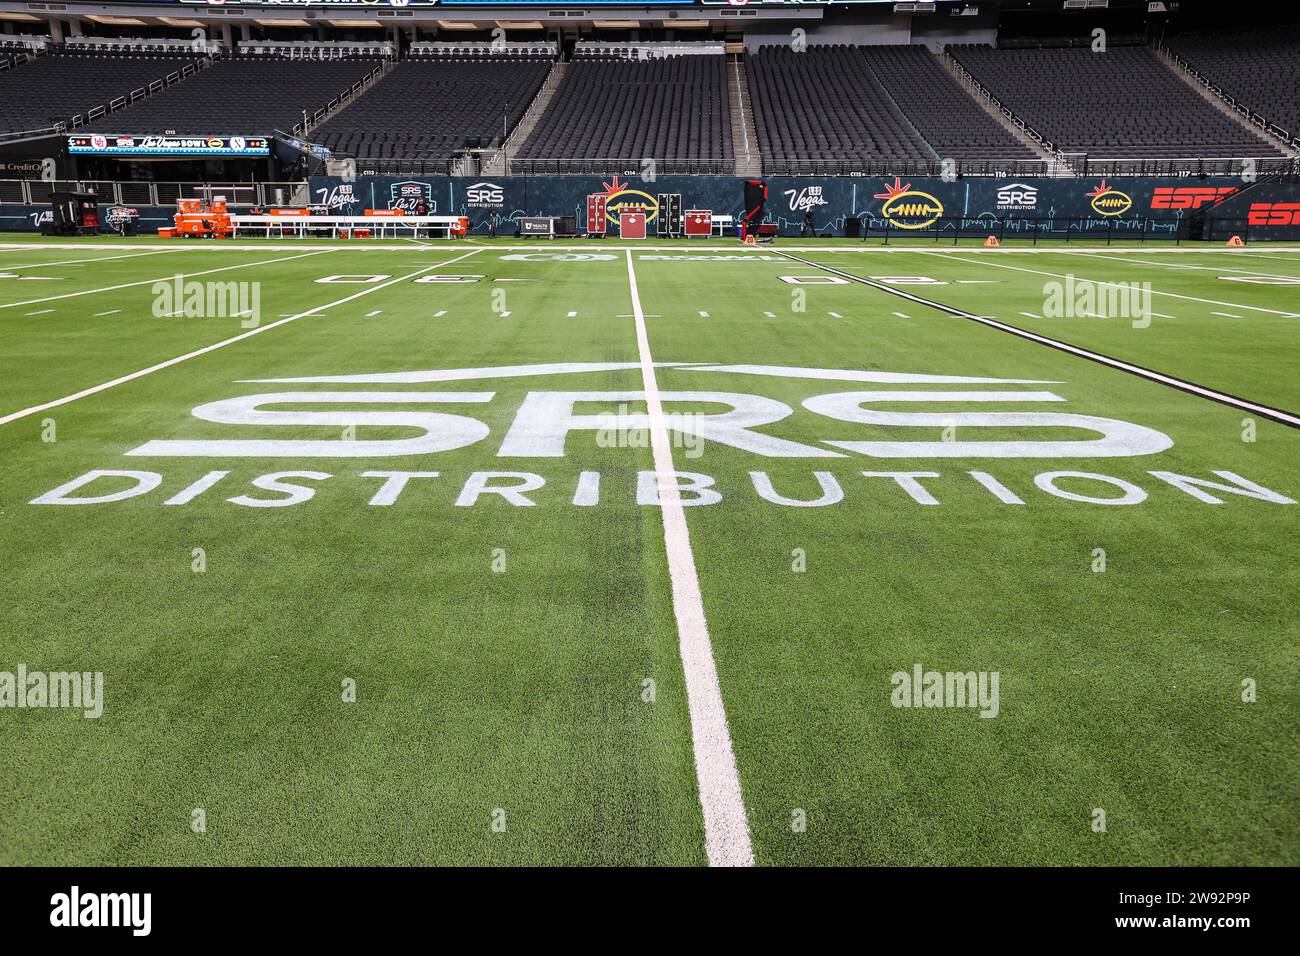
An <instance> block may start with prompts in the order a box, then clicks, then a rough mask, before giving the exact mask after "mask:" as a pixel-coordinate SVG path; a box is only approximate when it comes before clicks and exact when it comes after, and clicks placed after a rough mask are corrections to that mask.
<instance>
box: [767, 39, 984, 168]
mask: <svg viewBox="0 0 1300 956" xmlns="http://www.w3.org/2000/svg"><path fill="white" fill-rule="evenodd" d="M747 70H748V73H749V92H750V97H751V100H752V102H753V108H754V127H755V132H756V134H757V135H758V142H759V146H760V148H761V149H762V153H763V160H764V169H765V170H771V169H774V168H777V169H779V167H781V166H782V165H783V164H798V163H799V162H803V161H814V162H817V161H820V162H846V163H850V162H859V161H861V160H864V159H894V160H937V159H938V158H939V154H938V153H937V152H936V151H935V150H933V149H931V148H930V146H929V145H927V144H926V142H925V140H924V139H923V138H922V137H921V135H920V133H919V132H918V131H917V130H916V128H915V127H914V126H913V125H912V123H910V122H909V121H908V120H907V118H906V117H905V116H904V115H903V112H902V110H901V109H899V106H898V104H897V103H895V102H894V101H893V100H892V99H891V98H890V96H889V94H888V93H887V92H886V91H885V89H884V87H883V86H882V85H881V83H880V81H879V80H878V79H877V77H876V75H875V73H874V72H873V71H872V69H871V66H870V65H869V63H868V61H867V58H866V57H865V56H863V54H862V53H861V51H860V50H859V48H857V47H852V46H840V45H835V46H812V47H808V48H807V49H806V50H804V51H803V52H796V51H795V50H792V49H790V48H789V47H787V46H765V47H761V48H760V49H759V51H758V53H757V55H754V56H751V57H750V58H749V61H748V64H747ZM963 95H965V94H964V93H963ZM977 108H978V107H977Z"/></svg>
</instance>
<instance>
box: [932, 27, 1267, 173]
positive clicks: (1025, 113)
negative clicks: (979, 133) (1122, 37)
mask: <svg viewBox="0 0 1300 956" xmlns="http://www.w3.org/2000/svg"><path fill="white" fill-rule="evenodd" d="M949 50H950V51H951V52H952V54H953V56H955V57H956V58H957V60H958V61H959V62H960V63H961V64H962V65H963V66H965V67H966V68H967V69H968V70H969V71H970V72H971V74H972V75H974V76H975V78H976V79H978V80H979V81H980V82H981V83H982V84H983V85H984V86H985V87H986V88H987V89H988V90H989V91H991V92H992V93H993V95H994V96H996V97H998V99H1000V100H1001V101H1002V102H1003V103H1004V104H1005V105H1006V106H1007V107H1008V108H1009V109H1010V110H1011V111H1012V112H1014V113H1015V114H1017V115H1018V116H1019V117H1020V118H1021V119H1023V120H1024V121H1025V122H1026V123H1028V124H1029V125H1030V126H1032V127H1033V128H1034V129H1036V130H1038V132H1039V133H1041V134H1042V135H1044V136H1046V137H1047V138H1048V139H1050V140H1051V141H1052V142H1053V143H1054V145H1055V146H1056V148H1057V149H1060V150H1064V151H1067V152H1083V153H1087V154H1088V156H1089V157H1090V158H1092V159H1143V158H1168V159H1173V158H1189V157H1200V156H1204V157H1246V156H1250V157H1261V158H1262V157H1274V156H1279V155H1282V154H1281V151H1280V150H1278V149H1276V148H1275V147H1274V146H1272V145H1271V144H1270V143H1268V142H1267V141H1265V140H1264V139H1263V138H1262V137H1261V136H1259V135H1257V134H1256V133H1254V132H1253V131H1252V130H1250V129H1249V128H1248V127H1246V126H1244V125H1242V124H1241V123H1238V122H1236V121H1235V120H1234V119H1232V118H1231V117H1229V116H1226V115H1225V114H1223V113H1222V112H1220V111H1219V110H1217V109H1215V108H1214V106H1213V105H1211V104H1210V103H1208V102H1206V101H1205V99H1204V98H1202V97H1201V96H1200V95H1199V94H1198V93H1197V92H1196V91H1195V90H1193V89H1192V88H1191V87H1189V86H1188V85H1187V83H1186V82H1184V81H1183V79H1181V78H1180V77H1178V76H1176V75H1175V74H1174V73H1173V71H1171V70H1170V68H1169V67H1168V66H1167V65H1166V64H1165V63H1164V62H1162V61H1161V60H1160V58H1159V57H1158V56H1157V55H1156V54H1155V53H1154V52H1153V51H1152V50H1150V49H1149V48H1147V47H1111V48H1110V49H1108V50H1107V51H1106V52H1104V53H1094V52H1092V50H1090V49H1087V48H1074V49H1061V48H1050V49H1017V50H1009V49H995V48H993V47H989V46H955V47H950V48H949Z"/></svg>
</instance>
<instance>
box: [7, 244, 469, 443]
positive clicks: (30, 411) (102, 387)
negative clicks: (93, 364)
mask: <svg viewBox="0 0 1300 956" xmlns="http://www.w3.org/2000/svg"><path fill="white" fill-rule="evenodd" d="M478 251H480V250H478V249H475V250H473V252H467V253H465V255H463V256H457V257H456V258H455V259H448V260H447V261H446V262H438V263H435V264H433V265H431V266H425V267H424V268H423V269H417V270H416V271H415V272H412V273H409V274H407V275H404V276H398V277H397V278H396V279H389V280H388V281H387V282H381V283H380V284H379V285H372V286H367V287H366V288H364V289H362V290H361V291H360V292H354V293H352V295H350V296H348V297H347V298H343V299H339V300H337V301H335V302H327V303H325V304H324V305H318V306H316V308H314V309H308V310H307V311H305V312H298V313H295V314H294V315H291V316H289V317H288V318H284V319H280V320H279V321H276V322H270V323H268V324H267V325H262V326H258V327H257V328H255V329H250V330H249V331H247V332H241V333H240V334H239V335H236V336H232V337H231V338H228V339H223V340H222V341H220V342H214V343H213V344H212V345H205V346H203V348H201V349H195V350H194V351H193V352H186V353H185V354H184V355H178V356H176V357H175V358H169V359H167V360H166V361H165V362H159V363H158V364H157V365H150V366H149V367H148V368H142V369H140V370H139V371H138V372H132V373H131V374H129V375H122V376H120V377H118V378H115V379H113V380H112V381H110V382H103V383H101V384H99V385H92V386H91V387H90V388H83V389H82V390H81V391H79V392H74V393H73V394H71V395H65V396H63V398H56V399H54V400H53V401H50V402H45V403H43V404H41V405H33V406H32V407H31V408H24V409H23V410H22V411H18V412H11V413H10V414H8V415H5V416H3V417H0V425H8V424H9V423H10V422H13V421H17V420H18V419H20V418H26V417H27V416H28V415H36V414H38V413H40V412H44V411H48V410H49V409H51V408H58V407H59V406H60V405H67V404H68V403H69V402H75V401H76V400H77V399H79V398H86V397H87V396H89V395H96V394H98V393H99V392H104V391H107V390H108V389H110V388H113V387H115V386H117V385H123V384H125V383H127V382H133V381H135V380H136V379H137V378H144V377H145V376H146V375H152V374H153V373H154V372H161V371H162V370H163V369H165V368H171V367H172V366H173V365H179V364H180V363H181V362H187V361H189V360H190V359H192V358H198V357H199V356H200V355H207V354H208V353H209V352H215V351H216V350H217V349H220V348H225V347H226V346H227V345H234V344H235V343H236V342H242V341H243V340H244V339H247V338H252V337H253V336H254V335H260V334H261V333H263V332H269V331H271V329H274V328H279V327H280V326H281V325H287V324H289V323H290V322H292V321H294V320H295V319H302V318H306V317H307V316H309V315H315V314H316V313H317V312H320V311H321V310H322V309H329V308H333V307H334V306H336V305H343V304H344V303H346V302H351V301H352V300H353V299H359V298H361V296H363V295H369V294H370V293H371V292H378V291H379V290H380V289H383V288H387V287H388V286H390V285H394V284H396V283H398V282H405V281H406V280H407V279H414V278H415V277H416V276H418V275H419V274H420V273H422V272H428V271H429V270H430V269H438V268H441V267H442V266H449V265H451V264H452V263H453V262H459V261H460V260H461V259H464V258H466V257H468V256H472V255H473V254H474V253H475V252H478Z"/></svg>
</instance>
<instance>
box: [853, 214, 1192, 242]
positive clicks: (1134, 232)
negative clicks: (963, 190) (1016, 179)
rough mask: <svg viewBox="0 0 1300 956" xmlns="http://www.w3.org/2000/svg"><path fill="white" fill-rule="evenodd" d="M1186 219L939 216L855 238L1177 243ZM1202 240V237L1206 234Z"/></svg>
mask: <svg viewBox="0 0 1300 956" xmlns="http://www.w3.org/2000/svg"><path fill="white" fill-rule="evenodd" d="M1187 225H1188V222H1187V220H1186V219H1146V218H1143V219H1140V220H1136V221H1135V222H1133V223H1123V222H1117V221H1115V220H1100V221H1099V220H1097V219H1095V218H1089V217H1086V216H1080V217H1066V216H1054V217H1051V218H1037V219H1025V218H1022V217H1017V218H1015V219H985V218H979V219H969V218H961V217H954V216H945V217H941V218H938V219H935V220H934V221H933V222H930V223H925V224H922V225H918V226H911V227H903V226H899V225H897V224H895V223H894V222H892V221H890V220H888V219H886V220H883V221H876V222H868V223H867V224H866V225H859V227H858V229H857V230H856V231H855V236H860V237H861V238H862V241H863V242H866V241H867V240H868V239H883V240H884V243H885V245H889V244H890V243H891V242H897V241H899V240H904V241H906V240H912V241H916V242H922V241H924V242H935V243H940V242H951V243H952V244H953V245H956V244H957V243H958V242H960V241H961V240H962V239H988V238H990V237H992V238H995V239H997V240H998V242H999V243H1002V242H1006V241H1010V240H1014V241H1020V242H1024V241H1028V242H1030V243H1032V244H1033V245H1037V244H1038V242H1039V241H1040V240H1042V241H1044V242H1046V241H1051V242H1067V243H1068V242H1072V241H1079V240H1085V241H1087V242H1090V243H1098V242H1103V243H1105V244H1106V245H1108V246H1109V245H1113V244H1114V243H1116V242H1138V243H1145V242H1151V241H1159V242H1169V241H1171V240H1172V241H1173V242H1174V243H1175V244H1179V243H1181V242H1182V241H1183V239H1185V238H1186V237H1187V236H1186V233H1187ZM1207 238H1208V236H1207Z"/></svg>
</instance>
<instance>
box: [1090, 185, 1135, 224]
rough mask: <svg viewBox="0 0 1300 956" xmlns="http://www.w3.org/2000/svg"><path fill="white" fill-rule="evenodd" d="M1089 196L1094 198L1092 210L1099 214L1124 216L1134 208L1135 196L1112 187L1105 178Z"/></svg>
mask: <svg viewBox="0 0 1300 956" xmlns="http://www.w3.org/2000/svg"><path fill="white" fill-rule="evenodd" d="M1088 196H1089V197H1090V198H1091V199H1092V211H1093V212H1095V213H1097V214H1098V215H1099V216H1122V215H1124V213H1126V212H1128V211H1129V210H1130V209H1132V208H1133V197H1132V196H1130V195H1129V194H1128V193H1125V192H1120V191H1119V190H1118V189H1112V188H1111V187H1110V186H1108V185H1106V180H1104V179H1103V180H1102V181H1101V185H1100V186H1098V187H1097V188H1096V189H1094V190H1093V191H1092V192H1090V193H1088Z"/></svg>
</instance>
